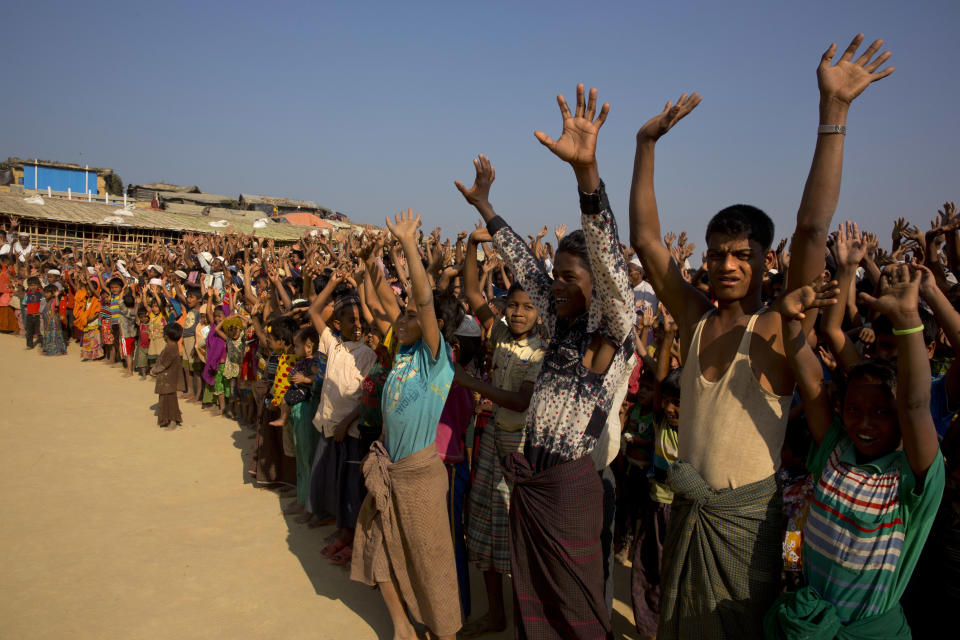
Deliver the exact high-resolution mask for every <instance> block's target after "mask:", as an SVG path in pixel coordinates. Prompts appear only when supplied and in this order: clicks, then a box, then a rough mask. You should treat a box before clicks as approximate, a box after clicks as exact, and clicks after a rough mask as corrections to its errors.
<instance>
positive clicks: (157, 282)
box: [150, 278, 163, 287]
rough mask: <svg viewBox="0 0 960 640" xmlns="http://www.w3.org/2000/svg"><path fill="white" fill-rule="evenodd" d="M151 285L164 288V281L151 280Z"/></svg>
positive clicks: (158, 279)
mask: <svg viewBox="0 0 960 640" xmlns="http://www.w3.org/2000/svg"><path fill="white" fill-rule="evenodd" d="M150 284H151V285H154V284H155V285H157V286H158V287H162V286H163V280H161V279H160V278H150Z"/></svg>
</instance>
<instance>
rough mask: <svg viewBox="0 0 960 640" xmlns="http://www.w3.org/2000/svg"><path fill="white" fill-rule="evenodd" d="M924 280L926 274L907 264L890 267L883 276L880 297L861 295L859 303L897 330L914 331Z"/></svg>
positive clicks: (918, 316)
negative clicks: (883, 318) (886, 318)
mask: <svg viewBox="0 0 960 640" xmlns="http://www.w3.org/2000/svg"><path fill="white" fill-rule="evenodd" d="M922 278H923V273H922V272H921V271H920V270H919V269H915V268H910V267H908V266H907V265H905V264H895V265H890V266H888V267H886V268H885V269H884V270H883V274H882V275H881V276H880V297H878V298H874V297H873V296H872V295H870V294H869V293H861V294H860V301H861V302H863V303H864V304H866V305H867V306H868V307H870V308H871V309H873V310H874V311H876V312H878V313H882V314H883V315H885V316H887V317H888V318H890V322H892V323H893V326H894V328H897V329H909V328H912V327H915V326H917V324H919V321H920V314H919V312H918V310H917V304H918V300H919V295H920V281H921V279H922Z"/></svg>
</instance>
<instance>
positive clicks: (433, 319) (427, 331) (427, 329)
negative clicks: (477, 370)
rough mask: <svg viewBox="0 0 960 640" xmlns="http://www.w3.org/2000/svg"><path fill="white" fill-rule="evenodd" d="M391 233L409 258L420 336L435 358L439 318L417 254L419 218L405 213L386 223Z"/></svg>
mask: <svg viewBox="0 0 960 640" xmlns="http://www.w3.org/2000/svg"><path fill="white" fill-rule="evenodd" d="M386 221H387V228H388V229H390V233H392V234H393V235H394V236H396V238H397V240H399V241H400V247H401V248H402V249H403V253H404V255H405V256H406V257H407V268H408V269H409V270H410V283H411V289H412V292H411V294H412V297H413V301H414V303H415V304H416V305H417V320H419V322H420V332H421V334H422V336H423V341H424V343H425V344H426V345H427V347H429V349H430V353H432V354H433V357H434V358H437V357H439V355H440V325H439V324H438V323H437V314H436V312H435V311H434V310H433V291H432V290H431V288H430V282H429V280H427V272H426V270H425V269H424V268H423V263H422V262H421V261H420V253H419V251H418V250H417V228H418V227H419V226H420V214H419V213H418V214H417V215H416V217H414V215H413V209H408V210H407V212H406V213H404V212H402V211H401V212H400V213H399V214H397V215H396V217H395V218H394V221H393V222H390V218H387V219H386Z"/></svg>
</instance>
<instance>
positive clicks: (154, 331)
mask: <svg viewBox="0 0 960 640" xmlns="http://www.w3.org/2000/svg"><path fill="white" fill-rule="evenodd" d="M159 286H160V280H159V278H154V279H153V280H151V281H150V286H149V287H145V288H144V290H143V304H144V306H145V307H146V308H147V310H148V311H149V312H150V315H149V318H150V319H149V321H148V326H149V328H150V347H149V348H148V349H147V362H148V363H149V364H150V366H151V367H152V366H153V364H154V363H155V362H156V361H157V358H159V357H160V354H161V353H162V352H163V350H164V349H165V348H166V340H165V338H164V337H163V327H164V325H165V324H166V318H165V316H164V314H163V299H162V298H161V297H160V294H159V293H158V292H157V288H158V287H159Z"/></svg>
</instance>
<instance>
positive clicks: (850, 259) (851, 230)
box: [834, 220, 867, 268]
mask: <svg viewBox="0 0 960 640" xmlns="http://www.w3.org/2000/svg"><path fill="white" fill-rule="evenodd" d="M834 251H835V253H836V258H837V266H841V265H846V266H848V267H852V268H856V267H857V265H858V264H860V261H861V260H863V256H864V255H865V254H866V252H867V245H866V243H865V242H864V241H863V236H862V235H860V228H859V227H858V226H857V223H856V222H850V221H849V220H847V221H846V222H845V223H843V224H841V225H840V228H839V230H838V231H837V235H836V242H835V243H834Z"/></svg>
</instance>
